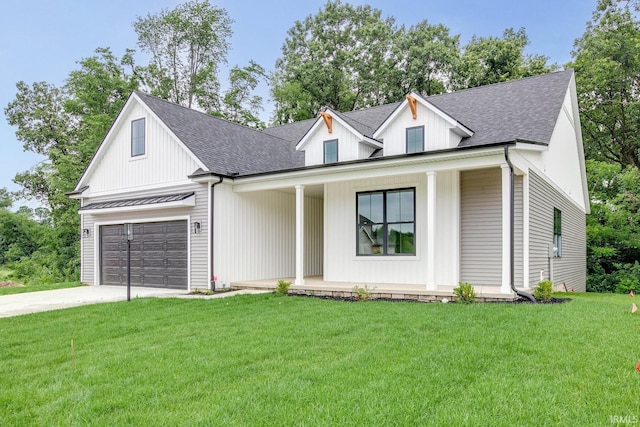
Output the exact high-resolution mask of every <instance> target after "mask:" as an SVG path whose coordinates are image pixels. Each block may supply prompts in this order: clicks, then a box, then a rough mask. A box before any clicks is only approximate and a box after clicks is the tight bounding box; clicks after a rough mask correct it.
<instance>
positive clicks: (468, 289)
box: [453, 282, 476, 304]
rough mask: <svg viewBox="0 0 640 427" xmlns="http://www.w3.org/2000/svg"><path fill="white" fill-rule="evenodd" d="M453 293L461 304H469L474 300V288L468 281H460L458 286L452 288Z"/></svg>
mask: <svg viewBox="0 0 640 427" xmlns="http://www.w3.org/2000/svg"><path fill="white" fill-rule="evenodd" d="M453 293H454V295H455V296H456V301H459V302H461V303H463V304H471V303H473V302H475V300H476V290H475V289H473V285H472V284H471V283H469V282H464V283H462V282H460V284H458V287H457V288H454V289H453Z"/></svg>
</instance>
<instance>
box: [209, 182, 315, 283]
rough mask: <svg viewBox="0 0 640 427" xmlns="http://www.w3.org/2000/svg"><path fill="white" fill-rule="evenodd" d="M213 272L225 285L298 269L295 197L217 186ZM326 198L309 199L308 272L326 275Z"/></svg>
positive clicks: (306, 243) (306, 209)
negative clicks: (324, 215) (324, 253)
mask: <svg viewBox="0 0 640 427" xmlns="http://www.w3.org/2000/svg"><path fill="white" fill-rule="evenodd" d="M214 211H215V214H214V215H215V218H214V223H215V235H214V239H215V243H214V250H213V256H214V269H215V271H214V274H215V275H216V276H218V280H219V281H220V282H221V283H226V284H227V285H228V284H229V283H231V282H236V281H243V280H261V279H279V278H285V277H292V276H294V273H295V216H296V211H295V195H294V194H293V193H290V192H284V191H261V192H257V193H234V192H233V189H232V188H231V186H230V185H227V184H222V185H218V186H216V187H215V190H214ZM322 216H323V214H322V200H320V199H313V198H305V254H306V256H305V274H306V275H321V274H322V264H323V258H322V226H323V224H322Z"/></svg>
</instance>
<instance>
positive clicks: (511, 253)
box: [504, 145, 536, 302]
mask: <svg viewBox="0 0 640 427" xmlns="http://www.w3.org/2000/svg"><path fill="white" fill-rule="evenodd" d="M504 159H505V160H506V161H507V164H508V165H509V186H510V188H509V198H510V199H511V200H510V202H509V211H510V212H509V221H510V226H509V233H510V236H509V237H510V240H511V248H510V251H509V256H510V258H511V259H510V260H509V264H510V270H511V271H510V272H509V285H510V286H511V290H512V291H513V292H515V293H516V295H518V296H519V297H522V298H526V299H528V300H529V301H531V302H536V299H535V297H534V296H533V295H531V294H528V293H526V292H523V291H519V290H518V289H516V285H515V279H514V272H515V228H516V227H515V176H514V172H513V164H512V163H511V160H510V159H509V146H508V145H505V146H504Z"/></svg>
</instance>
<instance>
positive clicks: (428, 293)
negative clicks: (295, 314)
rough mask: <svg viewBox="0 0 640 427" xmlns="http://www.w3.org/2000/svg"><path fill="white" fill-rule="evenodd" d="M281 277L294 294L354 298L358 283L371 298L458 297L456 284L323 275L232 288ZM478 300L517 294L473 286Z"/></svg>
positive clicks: (265, 286) (235, 284)
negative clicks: (332, 279) (364, 280)
mask: <svg viewBox="0 0 640 427" xmlns="http://www.w3.org/2000/svg"><path fill="white" fill-rule="evenodd" d="M278 280H285V281H287V282H291V286H290V287H289V294H293V295H315V296H326V297H353V296H356V294H355V293H354V292H353V288H354V287H355V286H359V287H361V288H365V286H366V289H368V290H369V291H370V298H371V299H377V298H384V299H398V300H411V301H423V302H430V301H442V299H443V298H446V299H448V300H449V301H453V300H455V297H454V295H453V288H454V287H455V286H438V289H436V290H427V289H426V287H425V286H424V285H415V284H395V283H366V284H364V283H350V282H327V281H324V280H323V279H322V276H311V277H305V278H304V285H300V286H297V285H295V284H294V283H295V279H294V278H293V277H285V278H281V279H267V280H249V281H241V282H232V283H231V288H233V289H261V290H268V289H275V288H276V285H277V283H278ZM474 289H475V291H476V299H477V300H478V301H486V302H489V301H513V300H514V299H517V296H516V295H515V294H513V293H509V294H503V293H500V287H499V286H474Z"/></svg>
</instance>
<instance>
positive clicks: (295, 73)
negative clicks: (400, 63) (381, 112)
mask: <svg viewBox="0 0 640 427" xmlns="http://www.w3.org/2000/svg"><path fill="white" fill-rule="evenodd" d="M396 31H397V30H396V28H395V24H394V20H393V18H386V19H382V17H381V12H380V11H379V10H377V9H373V8H371V6H368V5H367V6H357V7H354V6H352V5H350V4H342V3H341V2H340V1H339V0H336V1H329V2H327V3H326V5H325V6H324V9H322V10H320V11H319V12H318V13H317V14H316V15H313V16H311V15H310V16H308V17H307V18H305V19H304V21H296V22H295V24H294V25H293V27H291V28H290V29H289V31H288V36H287V38H286V40H285V43H284V45H283V47H282V57H281V58H279V59H278V60H277V61H276V71H275V74H274V77H273V79H272V97H273V100H274V102H275V113H274V115H275V117H274V121H275V122H277V123H287V122H291V121H297V120H303V119H308V118H312V117H315V116H316V115H317V113H318V111H319V110H320V108H322V107H324V106H328V107H331V108H334V109H336V110H339V111H350V110H353V109H357V108H363V107H369V106H372V105H379V104H383V103H386V102H389V101H390V95H394V94H396V93H397V90H393V91H390V90H389V88H388V84H387V83H386V82H387V81H388V80H389V79H387V77H389V74H390V70H392V69H393V66H394V60H393V58H392V46H393V39H394V37H395V33H396ZM392 100H395V99H392Z"/></svg>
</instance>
